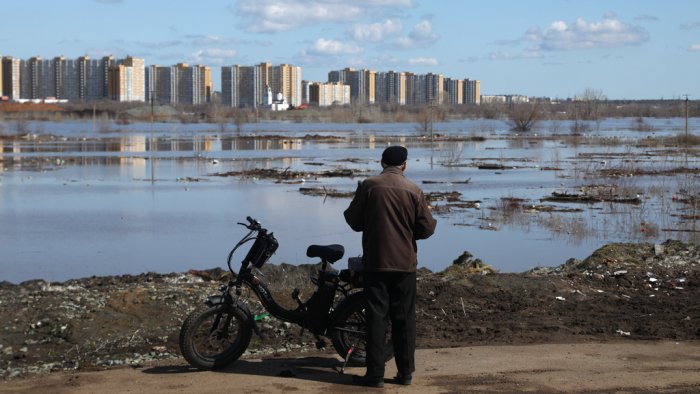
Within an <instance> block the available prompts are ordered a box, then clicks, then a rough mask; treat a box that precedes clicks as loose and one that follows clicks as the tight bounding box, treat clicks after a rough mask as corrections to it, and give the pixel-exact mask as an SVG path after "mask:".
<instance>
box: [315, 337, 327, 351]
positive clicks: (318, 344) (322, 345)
mask: <svg viewBox="0 0 700 394" xmlns="http://www.w3.org/2000/svg"><path fill="white" fill-rule="evenodd" d="M325 347H326V341H324V340H323V339H319V340H318V341H316V349H319V350H320V349H323V348H325Z"/></svg>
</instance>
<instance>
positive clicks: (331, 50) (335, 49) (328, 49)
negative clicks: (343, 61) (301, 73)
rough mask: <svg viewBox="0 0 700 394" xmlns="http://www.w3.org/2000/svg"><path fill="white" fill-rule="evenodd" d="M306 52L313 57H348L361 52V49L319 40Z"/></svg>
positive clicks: (350, 45)
mask: <svg viewBox="0 0 700 394" xmlns="http://www.w3.org/2000/svg"><path fill="white" fill-rule="evenodd" d="M306 52H307V53H309V54H313V55H350V54H355V53H360V52H362V48H360V47H359V46H357V45H354V44H346V43H343V42H340V41H337V40H327V39H325V38H319V39H318V40H316V42H314V43H313V45H312V46H311V47H310V48H309V49H307V51H306Z"/></svg>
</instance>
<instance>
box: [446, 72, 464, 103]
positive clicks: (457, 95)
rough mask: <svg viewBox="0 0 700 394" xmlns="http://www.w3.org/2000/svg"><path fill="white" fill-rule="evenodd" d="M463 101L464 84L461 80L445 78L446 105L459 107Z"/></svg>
mask: <svg viewBox="0 0 700 394" xmlns="http://www.w3.org/2000/svg"><path fill="white" fill-rule="evenodd" d="M463 101H464V82H463V81H462V80H461V79H452V78H445V100H444V103H445V104H448V105H459V104H462V103H463Z"/></svg>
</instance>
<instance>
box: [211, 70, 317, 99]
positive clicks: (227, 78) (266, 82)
mask: <svg viewBox="0 0 700 394" xmlns="http://www.w3.org/2000/svg"><path fill="white" fill-rule="evenodd" d="M221 85H222V86H221V97H222V103H223V104H224V105H226V106H230V107H234V108H240V107H253V108H257V107H260V106H262V105H265V104H266V103H265V97H266V95H267V91H268V88H269V89H270V90H271V92H272V94H273V95H274V96H275V97H276V96H277V94H279V93H281V94H282V96H283V97H284V99H285V100H286V101H287V102H289V104H291V105H293V106H298V105H301V104H302V102H303V101H302V69H301V67H297V66H292V65H289V64H282V65H278V66H273V65H272V64H271V63H266V62H265V63H260V64H257V65H254V66H241V65H235V66H226V67H222V68H221Z"/></svg>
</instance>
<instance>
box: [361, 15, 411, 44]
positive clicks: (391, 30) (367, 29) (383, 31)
mask: <svg viewBox="0 0 700 394" xmlns="http://www.w3.org/2000/svg"><path fill="white" fill-rule="evenodd" d="M402 30H403V25H402V24H401V21H400V20H398V19H387V20H385V21H384V22H377V23H371V24H367V25H355V26H353V27H352V28H351V29H350V35H351V36H352V37H353V38H354V39H355V40H357V41H366V42H367V41H368V42H382V41H384V40H386V39H387V37H391V36H396V35H398V34H400V33H401V31H402Z"/></svg>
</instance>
